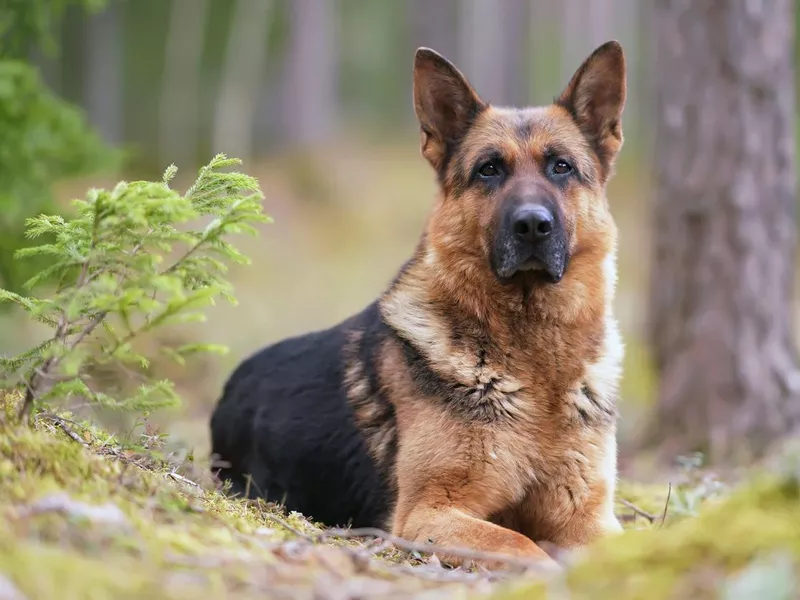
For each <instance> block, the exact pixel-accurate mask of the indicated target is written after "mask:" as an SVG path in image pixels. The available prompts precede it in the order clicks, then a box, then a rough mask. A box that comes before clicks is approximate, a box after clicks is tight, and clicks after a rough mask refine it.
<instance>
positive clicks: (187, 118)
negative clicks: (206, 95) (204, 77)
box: [159, 0, 209, 171]
mask: <svg viewBox="0 0 800 600" xmlns="http://www.w3.org/2000/svg"><path fill="white" fill-rule="evenodd" d="M208 8H209V3H208V0H172V12H171V15H170V23H169V30H168V31H167V46H166V49H165V52H164V72H163V75H162V83H161V85H162V88H161V105H160V107H159V108H160V115H159V126H160V140H159V157H160V160H161V163H162V165H164V166H166V165H168V164H170V163H175V165H177V167H178V168H179V169H181V170H182V171H189V170H190V169H192V168H194V166H195V162H197V139H198V131H199V127H200V125H199V123H200V119H199V100H198V99H199V97H200V94H201V89H200V72H201V59H202V55H203V40H204V39H205V27H206V18H207V16H208Z"/></svg>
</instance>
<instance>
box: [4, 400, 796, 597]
mask: <svg viewBox="0 0 800 600" xmlns="http://www.w3.org/2000/svg"><path fill="white" fill-rule="evenodd" d="M65 419H69V416H62V417H57V416H54V415H53V416H47V415H44V416H43V415H40V416H39V418H38V419H37V420H36V423H35V425H34V427H32V428H29V427H26V426H22V425H10V424H8V419H6V424H2V425H0V515H1V517H0V518H2V521H3V523H4V526H3V528H2V529H0V597H2V598H6V597H9V598H13V597H14V596H13V594H14V593H16V594H18V596H19V597H20V598H28V599H31V600H33V599H39V598H48V599H49V598H59V599H63V600H68V599H72V598H75V599H79V598H80V599H86V598H88V599H97V600H101V599H105V598H115V599H117V598H146V597H151V598H169V599H172V598H199V597H203V598H256V597H258V598H314V599H317V598H323V599H326V598H336V599H338V598H410V597H413V598H417V597H420V598H421V597H425V598H428V597H436V598H465V597H475V598H478V597H486V596H491V597H495V598H498V599H500V598H546V597H547V598H552V597H560V596H559V594H558V593H557V592H558V590H559V589H562V588H563V589H569V590H570V597H571V598H613V599H617V598H648V599H654V600H658V599H660V598H702V597H709V598H716V597H725V598H740V597H741V598H745V597H750V596H748V595H745V596H736V595H731V594H735V593H736V590H737V589H739V588H742V586H745V587H746V586H747V585H750V586H752V585H756V589H757V590H759V594H760V595H759V596H758V597H759V600H771V599H772V598H776V599H777V598H784V597H786V598H788V597H794V596H792V595H785V596H781V595H772V596H769V595H768V594H766V595H765V592H764V590H766V589H767V588H768V587H769V586H772V587H773V588H775V586H783V587H782V588H780V589H791V590H793V589H794V588H793V587H792V586H794V580H793V579H792V578H793V577H794V566H795V562H794V557H795V556H800V484H798V478H797V475H798V472H797V470H795V471H792V470H791V469H788V470H787V469H785V468H784V469H783V471H782V472H781V473H780V474H777V475H776V474H775V473H774V470H773V475H772V476H770V477H767V476H762V477H761V478H759V479H758V480H756V481H755V482H754V483H753V484H751V485H749V486H748V487H746V488H744V489H742V490H741V491H736V492H734V493H733V494H732V495H730V497H728V492H727V490H726V489H725V488H724V486H722V485H721V484H716V483H712V484H709V483H708V481H709V477H708V474H706V473H701V472H700V471H699V470H691V469H690V470H689V471H688V472H689V475H687V476H686V477H685V478H684V480H683V481H680V482H677V483H676V484H675V485H673V487H672V491H671V492H668V489H667V488H666V486H663V485H637V484H632V483H628V482H623V483H621V485H620V501H621V503H620V506H619V512H620V515H621V516H622V517H623V518H624V519H625V522H626V527H627V528H628V529H629V531H626V533H624V534H622V535H621V536H619V537H616V538H613V539H608V540H604V541H602V542H600V543H598V544H596V545H595V546H594V547H592V548H589V549H587V550H585V551H584V552H582V553H580V554H578V555H576V556H573V557H572V558H571V562H572V564H573V566H571V567H570V568H569V570H568V571H567V572H566V575H565V576H564V577H559V578H558V580H556V581H553V582H551V583H549V584H544V583H540V582H537V580H536V578H535V576H534V575H531V574H528V575H502V576H501V575H497V574H490V573H488V572H486V571H480V570H472V571H466V570H452V569H448V568H446V567H443V566H441V565H440V564H439V563H438V561H437V560H436V559H435V558H433V559H430V558H429V557H427V556H425V555H419V554H415V553H408V552H405V551H400V550H397V549H395V548H392V547H389V546H387V545H386V544H377V543H376V541H375V540H365V539H363V538H359V539H345V538H335V537H334V538H330V539H324V540H323V539H322V538H321V537H320V536H321V534H322V533H323V531H324V529H323V528H322V527H321V526H319V525H317V524H314V523H312V522H310V521H308V520H307V519H305V518H304V517H302V516H301V515H297V514H289V515H286V514H284V513H283V512H281V510H280V509H279V508H278V507H274V506H271V505H267V504H264V503H253V502H249V503H248V502H244V501H240V500H236V499H231V498H228V497H226V496H225V495H224V494H223V493H221V492H220V491H219V490H217V489H216V488H215V486H214V484H213V482H212V481H211V480H210V478H209V477H208V476H207V474H206V473H207V471H206V469H205V468H203V467H201V466H199V465H197V466H196V465H194V464H193V462H192V461H191V460H187V459H186V457H185V456H182V455H179V454H175V453H169V452H167V451H166V450H164V449H163V448H160V445H161V439H160V438H159V436H157V435H154V433H153V432H152V431H149V430H147V428H145V431H144V432H143V433H142V435H141V436H140V441H141V440H144V441H143V442H142V443H141V444H140V445H139V446H138V447H131V446H129V445H126V444H123V443H121V442H120V441H119V440H118V439H117V438H116V437H114V436H112V435H110V434H108V433H107V432H104V431H102V430H100V429H98V428H96V427H93V426H92V425H91V424H88V423H77V422H74V421H72V420H65ZM142 444H143V445H142ZM145 446H148V447H145ZM781 464H782V465H784V466H785V464H784V463H781ZM703 485H704V486H705V487H703ZM692 490H695V492H696V493H697V494H698V499H696V500H691V499H690V500H686V498H684V499H683V500H681V496H682V495H683V496H686V497H689V496H690V495H691V494H690V492H691V491H692ZM697 490H701V491H699V492H697ZM667 493H669V495H670V502H669V506H668V507H667V508H668V510H667V515H668V518H667V522H666V524H665V525H664V526H663V527H662V526H661V523H660V521H661V518H662V516H663V514H664V511H665V508H664V507H665V500H666V495H667ZM715 498H720V499H721V500H719V501H718V500H715ZM622 501H627V503H628V505H627V506H626V505H625V504H623V503H622ZM692 502H694V504H692ZM702 504H707V505H708V504H710V506H704V507H703V508H702V510H700V515H699V516H698V517H697V518H695V517H694V516H692V515H693V514H694V512H695V511H696V509H697V508H698V506H700V505H702ZM631 505H633V506H635V508H636V510H638V511H639V512H641V513H647V514H650V517H647V516H641V515H639V516H636V517H635V518H634V508H632V506H631ZM671 511H674V512H671ZM652 517H655V518H654V519H653V520H654V522H653V523H650V520H651V518H652ZM759 559H763V561H766V562H764V563H763V564H762V563H761V562H758V560H759ZM754 561H756V562H755V563H754ZM753 565H754V566H753ZM743 568H744V569H745V571H744V573H745V576H744V577H745V580H744V583H741V582H738V583H737V582H736V580H731V579H730V576H731V574H733V573H736V572H738V571H740V570H741V569H743ZM747 569H750V570H749V571H748V570H747ZM748 573H751V575H748ZM752 573H755V575H753V574H752ZM747 577H749V579H747ZM754 582H755V583H754ZM737 585H738V586H739V587H738V588H737V587H736V586H737ZM724 586H728V587H727V588H725V589H726V590H727V591H725V592H724V593H725V594H726V595H721V594H723V592H721V591H720V590H722V589H723V587H724ZM758 586H761V587H758ZM765 586H766V587H765ZM787 586H788V587H787ZM776 589H777V588H776ZM731 590H733V591H731ZM779 591H780V590H779ZM795 591H796V590H795ZM776 593H778V592H776ZM4 594H6V595H4Z"/></svg>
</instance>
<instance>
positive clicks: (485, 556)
mask: <svg viewBox="0 0 800 600" xmlns="http://www.w3.org/2000/svg"><path fill="white" fill-rule="evenodd" d="M332 537H334V538H336V537H338V538H354V537H373V538H380V539H383V540H386V541H389V542H391V543H392V545H394V546H395V547H397V548H399V549H401V550H405V551H407V552H425V553H427V554H438V555H448V556H454V557H457V558H461V559H464V560H478V561H493V562H499V563H503V564H505V565H508V566H509V567H516V568H518V569H521V570H542V568H543V567H542V564H541V563H540V562H539V561H536V560H526V559H522V558H518V557H516V556H510V555H508V554H500V553H498V552H481V551H478V550H472V549H470V548H460V547H447V546H438V545H436V544H422V543H419V542H412V541H411V540H406V539H404V538H401V537H397V536H395V535H392V534H391V533H388V532H386V531H383V530H381V529H377V528H374V527H361V528H357V529H330V530H328V531H326V532H324V533H322V534H321V535H320V536H319V537H318V539H319V540H320V541H323V540H325V539H328V538H332Z"/></svg>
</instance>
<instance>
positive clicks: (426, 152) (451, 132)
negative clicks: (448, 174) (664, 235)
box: [414, 48, 485, 172]
mask: <svg viewBox="0 0 800 600" xmlns="http://www.w3.org/2000/svg"><path fill="white" fill-rule="evenodd" d="M484 107H485V105H484V103H483V102H482V101H481V99H480V98H479V97H478V94H476V93H475V90H473V89H472V86H471V85H470V84H469V82H468V81H467V79H466V77H464V75H462V74H461V72H460V71H459V70H458V69H456V68H455V67H454V66H453V65H452V64H451V63H450V62H449V61H448V60H447V59H446V58H444V57H443V56H441V55H440V54H438V53H437V52H434V51H433V50H431V49H429V48H419V49H418V50H417V53H416V55H415V56H414V110H415V111H416V113H417V119H419V124H420V128H421V129H422V132H421V135H422V155H423V156H424V157H425V158H426V159H427V160H428V162H429V163H431V165H432V166H433V168H434V169H436V170H437V171H439V172H441V171H442V170H443V169H444V168H445V167H446V166H447V161H448V159H449V155H450V153H451V152H452V150H453V147H454V146H455V144H457V143H458V141H459V139H460V138H461V137H462V136H463V135H464V134H465V133H466V132H467V130H468V129H469V126H470V125H471V124H472V121H473V120H474V119H475V117H476V116H477V115H478V113H480V112H481V110H483V108H484Z"/></svg>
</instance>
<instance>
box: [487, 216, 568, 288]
mask: <svg viewBox="0 0 800 600" xmlns="http://www.w3.org/2000/svg"><path fill="white" fill-rule="evenodd" d="M567 254H568V251H567V237H566V232H565V231H564V227H563V225H562V223H561V219H560V217H559V215H558V212H557V211H556V210H553V209H552V208H550V207H549V206H547V204H545V203H525V204H521V205H519V206H516V207H514V208H513V209H512V210H509V211H507V212H506V213H505V215H503V218H502V220H501V223H500V226H499V227H498V229H497V233H496V234H495V239H494V244H493V248H492V256H491V263H492V268H493V269H494V272H495V274H496V275H497V277H498V278H500V279H501V280H507V279H510V278H511V277H513V276H514V275H516V274H517V273H519V272H522V271H539V272H541V273H542V274H543V275H545V277H546V279H547V280H548V281H550V282H551V283H558V282H559V281H561V278H562V277H564V272H565V271H566V268H567V261H568V256H567Z"/></svg>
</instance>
